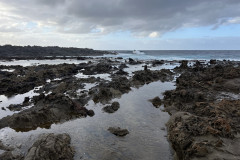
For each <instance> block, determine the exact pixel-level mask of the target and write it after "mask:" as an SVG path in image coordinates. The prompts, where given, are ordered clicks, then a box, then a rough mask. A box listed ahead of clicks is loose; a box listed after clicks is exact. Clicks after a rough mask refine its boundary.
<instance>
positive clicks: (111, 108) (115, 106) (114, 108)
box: [103, 102, 120, 113]
mask: <svg viewBox="0 0 240 160" xmlns="http://www.w3.org/2000/svg"><path fill="white" fill-rule="evenodd" d="M119 108H120V104H119V103H118V102H113V103H112V104H111V105H108V106H106V107H104V108H103V110H104V111H105V112H107V113H114V112H116V111H117V110H118V109H119Z"/></svg>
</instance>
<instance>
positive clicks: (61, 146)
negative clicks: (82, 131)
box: [24, 133, 74, 160]
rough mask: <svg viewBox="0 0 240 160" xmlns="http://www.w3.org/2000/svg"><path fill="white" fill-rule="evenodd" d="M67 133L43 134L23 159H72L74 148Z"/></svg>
mask: <svg viewBox="0 0 240 160" xmlns="http://www.w3.org/2000/svg"><path fill="white" fill-rule="evenodd" d="M70 141H71V138H70V136H69V135H68V134H58V135H55V134H53V133H52V134H43V135H41V136H39V138H38V139H37V141H36V142H35V143H34V144H33V145H32V147H31V148H30V149H29V151H28V153H27V155H26V157H25V158H24V160H38V159H39V160H40V159H52V160H53V159H56V160H57V159H62V160H73V157H74V150H73V148H72V147H71V146H70Z"/></svg>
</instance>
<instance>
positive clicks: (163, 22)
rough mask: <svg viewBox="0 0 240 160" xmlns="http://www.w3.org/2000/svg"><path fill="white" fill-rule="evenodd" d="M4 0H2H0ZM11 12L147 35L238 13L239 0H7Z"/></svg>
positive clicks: (81, 28) (64, 25)
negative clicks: (12, 8) (11, 8)
mask: <svg viewBox="0 0 240 160" xmlns="http://www.w3.org/2000/svg"><path fill="white" fill-rule="evenodd" d="M0 2H2V3H5V4H6V1H5V0H0ZM8 4H10V5H11V7H14V8H15V9H14V10H11V12H13V13H15V14H18V15H21V16H23V17H24V18H26V19H28V20H29V21H41V22H42V23H46V24H48V25H50V22H54V23H52V25H53V24H54V25H53V26H54V27H55V28H56V31H58V32H61V33H89V32H92V31H93V30H94V29H96V28H97V29H99V28H100V29H99V30H101V32H103V34H104V33H109V32H115V31H131V32H132V33H133V34H136V35H142V36H147V35H149V34H150V33H152V32H158V33H160V34H161V33H165V32H168V31H172V30H175V29H178V28H185V27H198V26H209V25H212V26H213V29H215V28H217V27H219V26H220V25H223V24H228V22H229V20H230V19H234V18H237V17H239V16H240V10H239V8H240V1H239V0H213V1H209V0H112V1H108V0H88V1H86V0H31V1H29V0H9V1H8Z"/></svg>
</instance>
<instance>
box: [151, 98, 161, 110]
mask: <svg viewBox="0 0 240 160" xmlns="http://www.w3.org/2000/svg"><path fill="white" fill-rule="evenodd" d="M149 101H150V102H152V104H153V106H154V107H156V108H159V107H160V106H161V105H162V100H161V99H160V98H159V97H155V98H153V99H150V100H149Z"/></svg>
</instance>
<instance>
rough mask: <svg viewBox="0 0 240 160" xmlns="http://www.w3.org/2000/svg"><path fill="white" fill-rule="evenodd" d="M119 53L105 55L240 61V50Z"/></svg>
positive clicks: (128, 51)
mask: <svg viewBox="0 0 240 160" xmlns="http://www.w3.org/2000/svg"><path fill="white" fill-rule="evenodd" d="M116 52H117V53H118V55H105V56H106V57H111V56H113V57H122V58H124V59H125V58H133V59H139V60H148V59H157V60H210V59H216V60H233V61H240V50H142V51H134V53H133V51H130V50H125V51H123V50H119V51H116Z"/></svg>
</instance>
